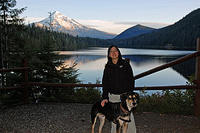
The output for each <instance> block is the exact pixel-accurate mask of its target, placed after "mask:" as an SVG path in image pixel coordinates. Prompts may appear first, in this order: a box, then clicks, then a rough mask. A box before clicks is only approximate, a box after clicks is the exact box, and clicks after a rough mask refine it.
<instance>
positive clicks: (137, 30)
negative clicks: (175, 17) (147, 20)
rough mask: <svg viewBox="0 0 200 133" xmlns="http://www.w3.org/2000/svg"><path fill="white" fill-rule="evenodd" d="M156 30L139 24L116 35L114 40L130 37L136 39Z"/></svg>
mask: <svg viewBox="0 0 200 133" xmlns="http://www.w3.org/2000/svg"><path fill="white" fill-rule="evenodd" d="M154 30H156V29H154V28H151V27H147V26H144V25H141V24H137V25H135V26H132V27H130V28H128V29H126V30H125V31H123V32H121V33H120V34H119V35H117V36H116V37H115V38H114V39H128V38H131V37H136V36H139V35H142V34H146V33H150V32H152V31H154Z"/></svg>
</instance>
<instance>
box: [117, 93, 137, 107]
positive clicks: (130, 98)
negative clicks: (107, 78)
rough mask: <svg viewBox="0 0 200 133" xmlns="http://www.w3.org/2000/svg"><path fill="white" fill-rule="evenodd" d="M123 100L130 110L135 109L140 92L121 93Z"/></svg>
mask: <svg viewBox="0 0 200 133" xmlns="http://www.w3.org/2000/svg"><path fill="white" fill-rule="evenodd" d="M121 101H122V102H125V103H126V105H127V107H128V109H129V110H134V109H135V108H136V107H137V105H138V104H139V94H138V93H136V92H128V93H124V94H122V95H121Z"/></svg>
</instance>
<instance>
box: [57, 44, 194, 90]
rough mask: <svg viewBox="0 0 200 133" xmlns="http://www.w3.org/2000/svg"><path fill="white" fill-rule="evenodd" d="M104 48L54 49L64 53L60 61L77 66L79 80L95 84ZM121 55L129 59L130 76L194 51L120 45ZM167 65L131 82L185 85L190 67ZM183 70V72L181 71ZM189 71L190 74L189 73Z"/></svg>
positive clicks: (104, 54)
mask: <svg viewBox="0 0 200 133" xmlns="http://www.w3.org/2000/svg"><path fill="white" fill-rule="evenodd" d="M107 50H108V48H97V47H93V48H89V49H86V50H78V51H58V52H59V54H60V55H62V56H64V62H65V63H66V64H68V65H72V64H73V63H74V62H76V63H77V65H76V68H77V69H79V70H78V73H80V75H79V79H80V80H81V81H82V83H96V81H97V80H99V81H101V80H102V75H103V69H104V66H105V64H106V62H107ZM120 51H121V53H122V56H123V58H129V59H130V64H131V66H132V69H133V72H134V75H137V74H140V73H142V72H145V71H147V70H149V69H152V68H154V67H157V66H160V65H163V64H165V63H167V62H170V61H172V60H174V59H177V58H179V57H182V56H185V55H187V54H191V53H193V52H195V51H177V50H152V49H148V50H147V49H131V48H120ZM189 64H190V65H189V66H185V65H184V66H183V65H182V66H181V65H180V66H178V65H177V66H178V67H173V68H172V67H170V68H167V69H165V70H162V71H159V72H156V73H154V74H151V75H148V76H145V77H143V78H141V79H137V80H136V81H135V83H136V86H137V87H143V86H163V85H186V82H187V81H188V80H187V78H186V76H185V75H186V73H187V75H188V70H186V69H188V67H190V66H191V63H189ZM191 69H192V68H191ZM184 71H185V72H184ZM192 73H193V71H191V73H189V75H190V74H192Z"/></svg>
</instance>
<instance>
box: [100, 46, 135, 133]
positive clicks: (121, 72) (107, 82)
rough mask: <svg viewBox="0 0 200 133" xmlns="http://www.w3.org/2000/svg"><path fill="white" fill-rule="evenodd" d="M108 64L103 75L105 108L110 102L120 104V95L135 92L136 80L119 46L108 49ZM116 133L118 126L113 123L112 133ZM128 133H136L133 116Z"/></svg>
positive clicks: (102, 102) (103, 102)
mask: <svg viewBox="0 0 200 133" xmlns="http://www.w3.org/2000/svg"><path fill="white" fill-rule="evenodd" d="M107 58H108V62H107V64H106V66H105V69H104V73H103V79H102V84H103V95H102V97H103V100H102V101H101V106H102V107H103V106H104V105H105V104H106V103H107V102H108V101H109V102H113V103H115V102H120V94H122V93H126V92H130V91H133V89H134V83H135V82H134V78H133V71H132V68H131V66H130V64H129V61H128V60H124V59H122V56H121V53H120V51H119V49H118V47H117V46H114V45H112V46H110V47H109V49H108V55H107ZM115 132H116V124H114V123H112V128H111V133H115ZM127 133H136V127H135V121H134V117H133V114H131V122H130V123H129V125H128V132H127Z"/></svg>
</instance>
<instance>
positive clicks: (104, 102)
mask: <svg viewBox="0 0 200 133" xmlns="http://www.w3.org/2000/svg"><path fill="white" fill-rule="evenodd" d="M107 102H108V99H103V100H102V101H101V106H102V107H104V106H105V104H106V103H107Z"/></svg>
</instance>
